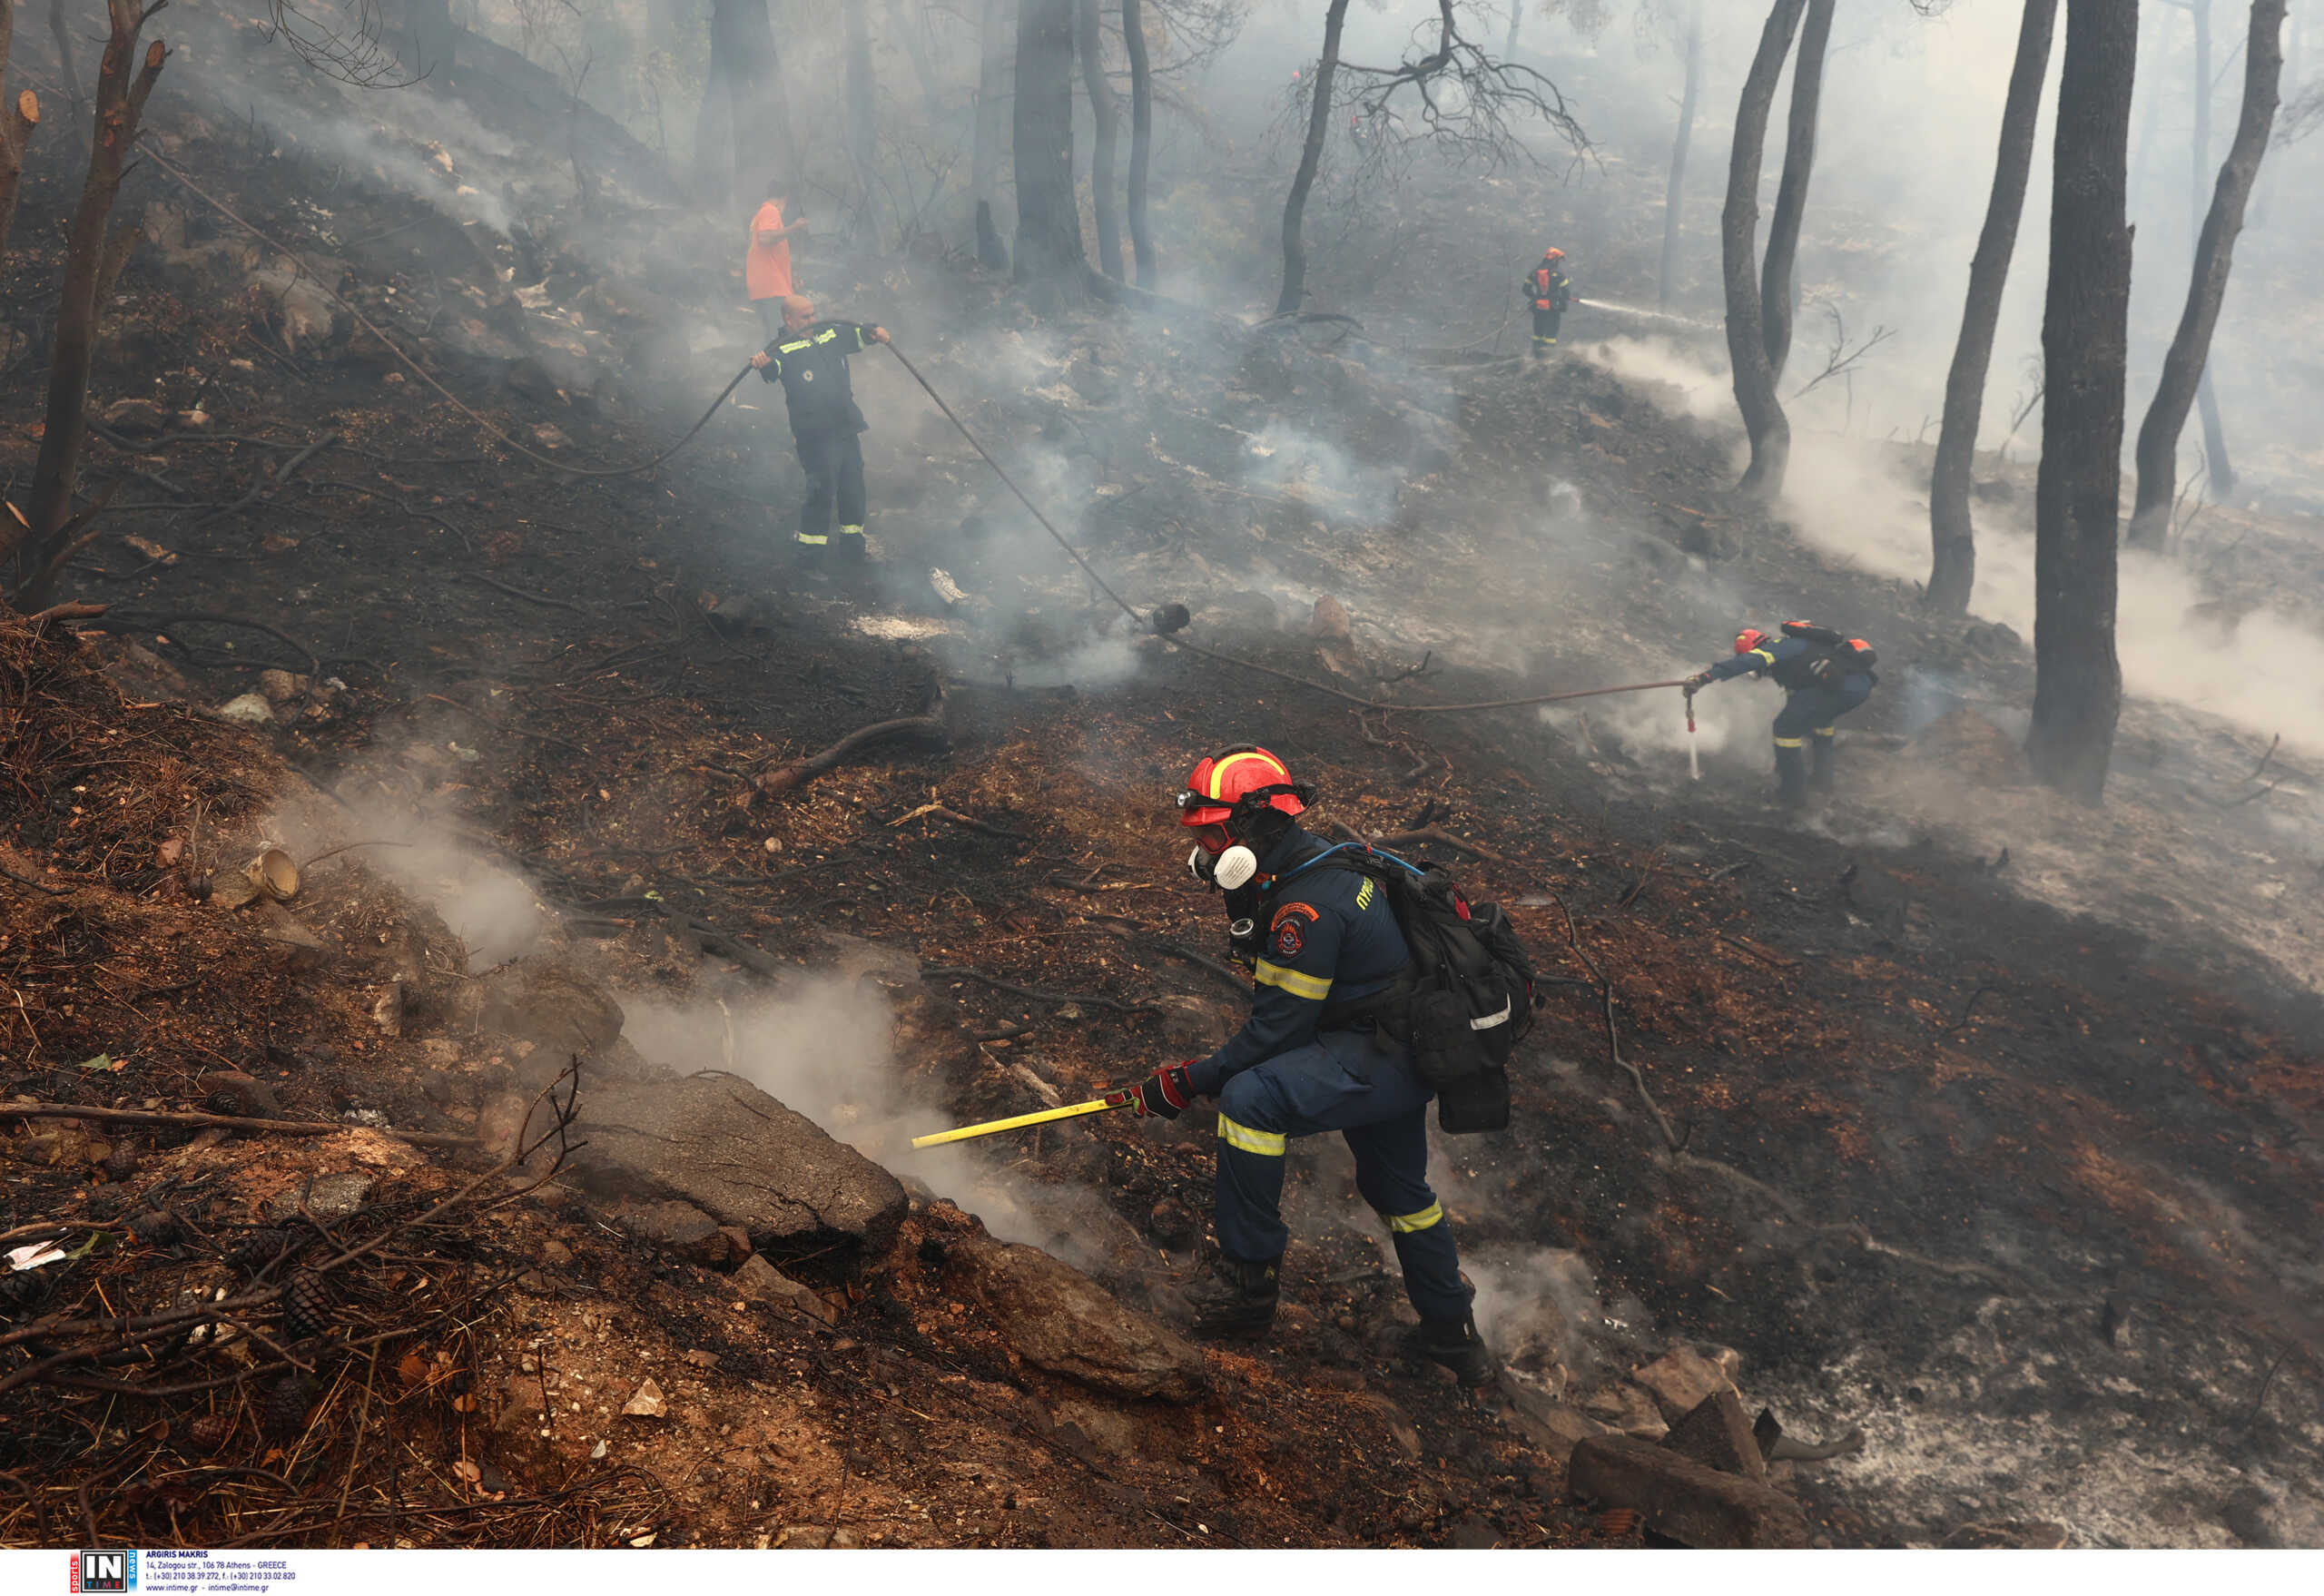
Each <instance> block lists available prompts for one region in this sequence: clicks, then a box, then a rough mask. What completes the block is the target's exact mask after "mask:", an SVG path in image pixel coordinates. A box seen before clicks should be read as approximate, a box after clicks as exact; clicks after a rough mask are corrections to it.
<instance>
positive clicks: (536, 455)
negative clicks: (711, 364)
mask: <svg viewBox="0 0 2324 1596" xmlns="http://www.w3.org/2000/svg"><path fill="white" fill-rule="evenodd" d="M143 155H144V156H145V157H146V158H147V159H149V160H151V161H152V162H153V164H154V165H156V166H158V167H160V168H161V169H162V171H163V172H167V173H168V174H169V175H170V176H171V177H172V178H173V179H175V180H176V181H177V182H179V183H180V184H182V186H183V187H184V188H185V189H186V190H187V192H190V193H192V194H193V195H194V196H195V197H196V198H197V199H199V200H201V201H202V202H203V203H204V204H206V205H208V206H210V207H211V209H212V210H214V211H216V212H218V213H219V214H220V215H221V216H223V217H224V218H226V220H227V221H229V222H232V223H233V224H234V225H235V226H237V227H239V228H241V230H242V231H243V232H247V233H249V234H250V235H251V237H252V238H254V239H256V240H258V241H260V242H261V243H262V244H265V245H266V246H267V247H268V248H269V249H271V250H273V251H276V252H277V253H279V254H281V255H283V256H285V257H286V258H288V259H289V260H291V261H292V262H293V263H295V264H296V265H297V266H298V267H299V269H300V272H301V274H304V273H305V272H306V271H307V267H306V262H305V261H304V260H303V259H301V258H300V255H299V253H298V252H297V251H294V250H292V249H291V247H290V246H289V245H287V244H284V243H281V242H280V241H277V240H276V239H274V238H272V237H271V236H270V235H268V234H267V233H265V232H261V230H260V229H259V228H258V227H256V226H255V225H253V224H252V223H251V222H248V221H246V220H244V219H243V218H242V217H241V216H240V215H237V214H236V213H235V212H234V211H233V209H232V208H231V207H230V206H229V205H227V204H226V202H224V201H222V200H221V199H219V198H218V197H217V196H216V195H214V194H212V193H211V192H209V191H208V190H207V189H204V188H203V187H202V185H201V184H199V183H197V182H194V181H193V179H192V178H191V177H189V176H187V175H186V174H185V173H184V172H182V171H180V170H179V169H178V167H177V165H176V164H175V163H172V161H170V160H169V159H168V158H167V157H165V156H163V155H162V154H160V153H158V152H156V151H154V150H153V149H151V148H150V147H149V148H145V149H143ZM314 287H315V289H316V291H318V292H320V293H321V294H322V295H323V297H324V298H326V299H328V300H330V301H331V302H332V303H333V304H335V305H337V306H338V307H339V308H340V310H345V311H346V312H347V314H348V315H349V317H350V318H351V319H352V320H354V321H355V323H356V325H358V326H359V327H361V328H362V329H363V330H365V331H366V332H369V334H370V335H371V336H372V337H373V338H376V339H378V340H379V342H380V343H381V344H382V345H384V346H385V347H386V349H387V350H388V352H389V353H390V354H392V355H393V356H394V357H395V358H396V360H398V361H399V362H400V363H401V364H402V365H403V366H404V367H405V368H407V369H409V371H410V372H411V374H412V375H413V376H415V377H417V378H419V380H420V381H421V382H423V383H425V384H427V386H428V388H430V389H433V390H434V391H435V392H436V393H437V395H438V397H440V398H441V399H443V400H444V401H445V402H446V403H448V404H449V405H450V406H451V407H452V408H453V409H456V410H458V411H459V412H460V414H462V415H464V416H466V417H467V418H468V419H469V420H471V421H473V422H475V423H476V424H477V426H478V427H479V428H481V429H483V430H484V431H485V432H486V433H487V434H488V435H489V436H490V437H491V438H493V439H494V440H495V441H497V442H498V443H500V444H501V445H503V446H504V447H506V448H508V449H510V450H512V451H514V452H515V453H517V454H519V455H522V456H523V457H524V458H527V459H528V460H531V461H533V462H534V463H536V464H537V465H542V466H546V467H547V468H549V469H551V470H553V471H562V472H564V473H565V474H566V475H567V476H570V477H635V476H639V475H641V474H643V473H645V472H647V471H650V470H652V469H654V468H655V467H656V466H658V465H660V464H662V463H663V462H664V461H665V460H667V459H668V458H670V457H671V456H673V455H675V454H676V453H677V452H678V451H679V450H680V449H682V448H685V446H686V445H687V444H689V443H691V442H693V441H694V438H695V436H696V435H697V434H699V433H700V432H701V431H702V429H704V427H707V426H708V425H709V424H710V420H711V418H712V417H714V416H715V415H717V413H718V412H719V409H721V408H722V407H723V406H724V404H725V403H726V399H727V396H728V395H730V394H732V393H733V392H734V389H737V388H739V387H740V386H742V382H743V379H744V378H745V377H748V376H749V375H750V374H751V368H750V367H749V366H747V365H746V366H744V367H743V369H741V370H739V371H737V372H735V373H734V378H733V379H732V380H730V381H729V382H728V383H727V384H726V386H725V387H724V388H723V389H719V391H718V397H717V398H716V399H714V400H712V401H711V405H710V408H709V409H706V410H704V412H703V413H702V417H701V419H699V420H697V421H695V422H694V425H693V426H692V427H689V428H687V429H686V430H685V433H684V436H682V437H681V438H679V439H678V440H677V441H676V442H675V443H674V444H672V445H671V446H670V447H669V448H665V449H664V450H663V451H662V452H661V453H659V454H657V455H655V457H654V458H651V459H649V460H645V461H643V462H641V463H640V464H637V465H635V466H599V467H589V466H570V465H567V464H566V463H565V462H564V461H562V460H556V459H551V458H549V457H548V456H547V455H545V454H542V453H540V452H539V451H538V450H537V449H531V448H526V447H525V446H524V445H523V444H521V443H519V442H517V440H516V439H515V438H511V437H509V436H508V434H507V432H505V431H503V430H502V429H499V428H497V427H496V426H494V425H493V424H492V423H491V422H490V421H488V420H487V419H485V418H484V417H483V416H481V415H479V414H478V413H477V411H476V410H475V409H472V408H470V407H469V406H468V405H467V404H465V403H463V402H462V401H461V399H460V398H459V396H458V395H457V394H455V393H454V392H453V391H452V390H451V389H448V388H446V387H445V386H444V385H443V384H442V383H441V382H439V381H438V380H437V379H435V377H434V376H433V375H431V374H430V373H429V372H428V371H427V370H426V369H423V368H422V367H421V366H420V364H419V362H418V361H417V360H413V359H412V358H411V357H410V356H409V355H407V354H405V353H404V352H403V350H402V349H401V348H400V347H399V345H398V344H397V343H396V341H395V340H393V339H391V338H389V336H388V335H387V334H386V333H385V332H383V331H381V330H379V327H378V326H377V325H376V324H375V323H374V322H373V321H372V320H371V319H370V318H369V317H368V316H366V315H364V314H363V312H362V311H361V310H359V309H358V308H357V307H356V306H355V305H353V304H352V303H350V301H349V300H346V299H345V298H343V297H341V296H340V294H339V293H338V292H337V291H334V290H333V289H332V288H331V287H330V285H329V284H327V283H323V282H321V281H315V282H314ZM888 352H889V353H890V354H892V355H893V356H895V357H896V359H897V360H899V361H901V363H902V365H903V369H905V370H906V371H909V372H911V379H912V380H913V381H914V382H917V383H919V384H920V386H921V390H922V391H924V392H925V393H926V394H927V395H928V397H929V398H930V399H931V400H933V401H934V402H935V405H936V408H937V409H940V410H941V411H943V412H944V419H946V420H948V421H950V422H951V423H952V425H953V426H954V427H955V428H957V429H959V431H960V436H961V437H962V438H966V439H968V441H969V447H970V448H973V449H975V450H976V451H977V453H978V454H979V455H980V457H982V458H983V460H984V463H985V464H986V465H988V466H990V467H991V468H992V470H993V474H994V475H995V476H997V477H999V478H1000V480H1001V482H1002V484H1003V485H1004V486H1005V487H1007V488H1008V489H1009V492H1010V493H1012V494H1014V495H1016V496H1017V500H1018V502H1019V504H1022V505H1023V506H1024V507H1026V509H1028V510H1029V511H1030V512H1031V513H1032V517H1033V519H1035V520H1036V521H1038V522H1039V523H1040V526H1041V530H1043V531H1044V532H1047V533H1048V534H1049V537H1052V538H1054V539H1055V540H1056V542H1057V546H1058V547H1059V548H1062V549H1063V550H1065V552H1066V553H1067V555H1068V556H1069V557H1071V558H1072V560H1073V563H1074V564H1075V565H1077V566H1080V567H1081V571H1082V574H1083V575H1084V576H1088V578H1089V581H1090V583H1091V585H1092V586H1095V587H1096V588H1097V589H1098V591H1099V592H1100V593H1103V594H1104V595H1105V596H1107V597H1108V598H1110V599H1112V600H1113V601H1114V603H1115V604H1116V605H1117V606H1119V608H1120V609H1121V612H1122V613H1123V614H1124V615H1126V616H1128V617H1129V618H1130V619H1131V620H1132V621H1134V622H1136V623H1137V625H1138V626H1141V627H1144V626H1148V625H1150V624H1152V623H1151V622H1150V621H1149V618H1148V617H1147V616H1141V615H1139V614H1138V613H1137V608H1136V607H1135V606H1132V605H1131V604H1130V602H1129V600H1128V599H1126V598H1124V597H1123V596H1121V595H1120V594H1119V593H1117V592H1116V591H1114V589H1113V587H1112V586H1111V585H1109V584H1108V582H1107V581H1106V579H1105V578H1104V577H1102V576H1098V572H1097V569H1096V567H1094V566H1091V565H1090V563H1089V562H1088V560H1087V559H1085V558H1083V557H1082V555H1081V551H1080V550H1079V549H1078V548H1076V547H1074V546H1073V544H1072V543H1071V542H1070V541H1069V540H1068V538H1067V537H1066V536H1065V534H1064V533H1062V532H1059V530H1058V529H1057V527H1056V526H1055V525H1053V524H1052V523H1051V522H1050V520H1049V517H1047V516H1045V515H1043V514H1042V513H1041V509H1040V507H1039V505H1036V504H1035V503H1034V502H1033V501H1032V499H1031V498H1030V497H1029V495H1028V494H1027V493H1026V492H1025V490H1024V489H1023V488H1019V487H1018V486H1017V483H1016V480H1015V478H1011V477H1010V476H1009V473H1008V472H1007V471H1006V470H1005V469H1003V468H1002V467H1001V464H1000V461H999V460H997V459H995V458H993V457H992V451H991V450H990V449H988V448H985V446H984V444H983V442H982V440H981V439H980V438H978V437H977V435H976V434H975V433H974V432H972V431H970V429H969V425H968V423H967V422H965V421H963V420H961V419H960V417H959V416H958V415H957V414H956V413H954V411H953V409H952V407H951V406H950V405H949V404H947V403H945V402H944V396H943V395H941V394H940V393H938V392H937V391H936V389H935V387H934V386H933V385H932V384H931V383H930V381H929V380H928V379H927V378H925V377H923V376H921V373H920V368H919V367H917V366H915V365H913V364H912V363H911V360H910V359H909V358H907V357H906V355H905V354H904V352H903V350H900V349H898V348H897V347H896V346H895V344H894V343H893V342H890V343H889V345H888ZM1154 630H1155V631H1156V633H1157V635H1160V636H1161V638H1162V640H1163V641H1164V642H1165V643H1167V644H1168V645H1170V646H1171V647H1173V648H1179V649H1184V650H1185V651H1186V652H1187V653H1188V654H1192V655H1196V656H1197V657H1199V658H1203V659H1207V660H1211V661H1213V662H1215V663H1216V664H1219V665H1232V666H1234V667H1235V668H1236V669H1237V670H1246V671H1253V672H1256V673H1257V674H1258V675H1265V676H1273V677H1274V678H1275V680H1277V681H1279V682H1288V683H1291V684H1292V685H1295V686H1300V687H1305V688H1306V689H1307V690H1308V691H1310V692H1313V693H1321V694H1323V695H1325V696H1326V697H1331V698H1336V699H1338V700H1339V701H1340V702H1341V703H1343V704H1354V705H1355V706H1356V707H1357V708H1359V709H1370V710H1379V711H1383V712H1385V713H1389V714H1465V713H1468V712H1471V711H1475V710H1488V709H1524V708H1528V707H1530V706H1531V705H1534V704H1559V703H1562V702H1564V701H1565V700H1567V699H1571V698H1594V697H1598V696H1600V695H1604V694H1608V693H1645V692H1649V691H1651V690H1653V689H1655V688H1659V687H1676V686H1679V685H1680V684H1679V683H1677V682H1639V683H1633V684H1630V685H1625V686H1620V687H1586V688H1583V689H1581V691H1579V692H1569V693H1536V694H1531V695H1527V696H1524V697H1521V698H1488V699H1480V700H1478V701H1476V702H1474V703H1469V704H1390V703H1387V702H1385V701H1384V700H1382V699H1377V698H1366V697H1364V696H1363V695H1360V694H1355V693H1349V692H1345V691H1344V690H1343V689H1341V688H1338V687H1334V686H1333V685H1330V684H1329V683H1326V682H1318V681H1315V680H1313V679H1312V678H1310V677H1306V676H1303V675H1298V674H1296V673H1295V672H1292V671H1285V670H1277V669H1276V668H1275V666H1273V665H1261V664H1259V663H1258V662H1257V661H1256V660H1248V659H1240V658H1237V657H1236V656H1235V655H1231V654H1221V653H1219V652H1218V651H1217V650H1216V649H1213V648H1206V647H1204V646H1203V645H1201V644H1199V643H1190V642H1188V641H1187V639H1185V638H1183V637H1178V636H1174V635H1171V634H1170V633H1169V632H1166V631H1164V630H1163V629H1162V628H1161V627H1160V626H1155V627H1154Z"/></svg>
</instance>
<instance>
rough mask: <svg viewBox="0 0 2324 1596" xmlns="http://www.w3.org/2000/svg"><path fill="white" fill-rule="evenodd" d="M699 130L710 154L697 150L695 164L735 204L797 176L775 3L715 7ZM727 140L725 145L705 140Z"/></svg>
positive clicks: (739, 1) (725, 1) (747, 1)
mask: <svg viewBox="0 0 2324 1596" xmlns="http://www.w3.org/2000/svg"><path fill="white" fill-rule="evenodd" d="M851 9H852V8H851ZM697 127H698V133H697V142H698V143H700V144H703V145H704V146H707V147H704V148H697V149H696V151H695V153H694V154H695V160H696V162H697V163H700V164H701V165H702V167H703V170H704V175H705V177H706V178H707V180H708V186H709V187H710V188H711V189H712V190H714V191H716V190H722V189H723V190H724V198H725V199H726V200H727V201H729V202H733V203H736V204H744V205H749V204H755V203H756V202H758V200H759V199H760V197H761V196H762V195H763V194H764V193H765V192H766V185H767V183H768V182H769V181H771V180H772V179H773V177H774V175H775V174H776V173H777V172H795V171H796V170H797V167H798V150H797V146H796V145H794V144H793V143H792V139H791V108H790V103H789V100H788V97H787V96H786V94H784V91H783V58H782V55H781V54H780V53H778V51H777V50H776V48H775V41H774V25H773V23H772V22H771V21H770V20H769V19H768V17H767V0H711V8H710V72H709V76H708V78H707V80H706V82H705V84H704V90H703V115H702V120H701V123H698V124H697ZM718 133H724V135H725V136H724V139H723V140H715V141H714V138H713V137H706V136H704V135H715V134H718ZM721 151H723V152H724V154H722V153H720V152H721Z"/></svg>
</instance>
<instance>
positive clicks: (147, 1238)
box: [129, 1212, 179, 1246]
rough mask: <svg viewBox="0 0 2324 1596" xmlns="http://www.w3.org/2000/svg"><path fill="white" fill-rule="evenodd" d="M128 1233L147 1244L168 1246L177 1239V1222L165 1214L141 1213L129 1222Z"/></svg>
mask: <svg viewBox="0 0 2324 1596" xmlns="http://www.w3.org/2000/svg"><path fill="white" fill-rule="evenodd" d="M129 1234H130V1235H132V1236H135V1237H136V1238H137V1239H138V1240H140V1241H142V1242H143V1243H144V1244H145V1245H146V1246H169V1245H170V1244H171V1243H172V1242H174V1241H176V1240H177V1239H178V1235H179V1232H178V1222H177V1221H176V1220H175V1219H173V1218H172V1217H170V1216H169V1215H167V1214H162V1213H152V1212H149V1213H143V1214H140V1215H138V1216H137V1217H135V1218H134V1219H132V1220H131V1221H130V1222H129Z"/></svg>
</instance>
